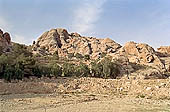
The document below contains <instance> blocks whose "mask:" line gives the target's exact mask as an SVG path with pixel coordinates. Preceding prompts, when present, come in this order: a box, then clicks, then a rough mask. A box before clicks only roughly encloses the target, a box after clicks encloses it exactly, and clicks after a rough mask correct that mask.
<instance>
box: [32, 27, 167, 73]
mask: <svg viewBox="0 0 170 112" xmlns="http://www.w3.org/2000/svg"><path fill="white" fill-rule="evenodd" d="M32 50H33V54H39V55H51V54H54V53H56V52H57V54H58V55H59V56H60V57H68V56H69V55H70V54H72V55H76V54H81V55H83V56H85V55H89V56H90V58H91V59H99V58H102V56H101V55H102V54H103V53H104V54H106V55H110V56H112V57H113V60H115V59H116V60H119V61H121V64H122V66H123V65H125V66H126V67H127V68H132V67H130V66H127V65H129V63H135V64H140V65H147V66H151V67H154V68H156V69H158V70H159V71H166V66H165V63H164V62H163V61H162V60H161V58H160V56H159V55H158V53H157V52H156V51H155V50H154V49H153V48H152V47H151V46H149V45H148V44H143V43H135V42H127V43H126V44H125V45H124V46H121V45H120V44H118V43H116V42H115V41H113V40H111V39H110V38H104V39H100V38H95V37H84V36H81V35H80V34H78V33H68V31H67V30H66V29H62V28H57V29H51V30H50V31H47V32H45V33H44V34H42V35H41V36H40V37H39V38H38V40H37V41H36V42H34V43H33V45H32Z"/></svg>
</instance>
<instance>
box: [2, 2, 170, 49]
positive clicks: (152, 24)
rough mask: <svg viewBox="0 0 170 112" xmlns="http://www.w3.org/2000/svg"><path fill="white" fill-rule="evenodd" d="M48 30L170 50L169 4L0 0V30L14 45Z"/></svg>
mask: <svg viewBox="0 0 170 112" xmlns="http://www.w3.org/2000/svg"><path fill="white" fill-rule="evenodd" d="M52 28H65V29H67V30H68V32H78V33H80V34H81V35H83V36H93V37H98V38H106V37H109V38H111V39H113V40H114V41H116V42H118V43H120V44H121V45H124V44H125V43H126V42H128V41H135V42H137V43H147V44H149V45H151V46H153V47H154V48H158V47H159V46H168V45H169V46H170V0H0V29H2V30H3V31H7V32H9V33H10V34H11V37H12V40H13V41H14V42H19V43H23V44H27V45H29V44H32V41H34V40H36V39H37V38H38V37H39V36H40V35H41V34H42V33H43V32H45V31H47V30H50V29H52Z"/></svg>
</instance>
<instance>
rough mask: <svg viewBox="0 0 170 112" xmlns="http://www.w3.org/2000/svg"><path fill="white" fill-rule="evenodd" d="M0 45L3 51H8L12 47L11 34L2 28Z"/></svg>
mask: <svg viewBox="0 0 170 112" xmlns="http://www.w3.org/2000/svg"><path fill="white" fill-rule="evenodd" d="M0 47H1V50H2V51H1V52H6V51H9V50H10V48H11V37H10V34H9V33H7V32H5V33H3V31H2V30H1V29H0Z"/></svg>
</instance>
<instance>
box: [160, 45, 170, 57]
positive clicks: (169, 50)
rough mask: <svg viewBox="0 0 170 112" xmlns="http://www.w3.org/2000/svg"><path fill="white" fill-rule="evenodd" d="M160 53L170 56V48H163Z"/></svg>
mask: <svg viewBox="0 0 170 112" xmlns="http://www.w3.org/2000/svg"><path fill="white" fill-rule="evenodd" d="M157 50H158V52H160V53H163V54H165V55H166V54H169V55H170V46H161V47H160V48H158V49H157Z"/></svg>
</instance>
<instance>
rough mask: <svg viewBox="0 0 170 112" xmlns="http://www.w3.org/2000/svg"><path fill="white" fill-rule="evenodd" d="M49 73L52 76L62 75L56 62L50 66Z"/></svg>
mask: <svg viewBox="0 0 170 112" xmlns="http://www.w3.org/2000/svg"><path fill="white" fill-rule="evenodd" d="M51 74H52V76H54V77H58V76H61V75H62V68H61V67H60V66H59V65H58V64H54V65H53V66H52V67H51Z"/></svg>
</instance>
